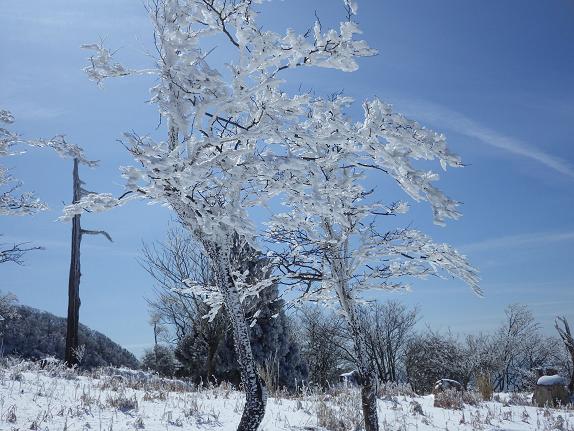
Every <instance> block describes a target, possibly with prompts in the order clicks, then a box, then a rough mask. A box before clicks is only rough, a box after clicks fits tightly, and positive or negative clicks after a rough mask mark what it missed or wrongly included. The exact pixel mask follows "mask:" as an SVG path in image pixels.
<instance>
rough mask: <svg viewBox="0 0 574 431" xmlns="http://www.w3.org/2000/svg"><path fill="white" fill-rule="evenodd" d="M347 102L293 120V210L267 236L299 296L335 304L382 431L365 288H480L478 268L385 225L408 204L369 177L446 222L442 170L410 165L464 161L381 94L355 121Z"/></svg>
mask: <svg viewBox="0 0 574 431" xmlns="http://www.w3.org/2000/svg"><path fill="white" fill-rule="evenodd" d="M351 103H352V99H350V98H349V97H345V96H341V95H336V96H335V97H333V98H331V99H329V100H324V99H316V100H314V101H312V102H311V103H310V106H309V110H308V114H307V118H306V120H305V121H304V122H302V123H299V124H297V125H294V126H293V130H294V132H295V133H296V135H297V136H301V137H302V139H303V140H304V142H305V145H299V144H298V143H296V142H295V143H294V144H293V145H292V147H291V148H290V151H291V152H293V153H296V154H297V155H298V156H299V158H300V159H301V160H302V162H301V164H300V165H298V166H296V167H294V168H292V169H287V170H286V171H287V172H286V173H285V174H284V175H283V178H284V181H285V182H286V183H287V187H288V188H289V191H288V192H287V193H288V199H287V200H286V202H287V204H288V205H289V206H290V208H291V210H290V211H288V212H286V213H284V214H280V215H277V216H276V217H275V219H274V220H273V222H272V223H270V228H269V236H270V238H271V239H272V241H274V242H276V243H277V244H284V245H286V247H285V248H284V250H283V251H280V252H277V253H276V257H277V262H278V263H279V264H280V265H281V266H282V267H283V269H284V273H285V275H286V276H287V278H288V279H290V280H292V282H294V283H295V284H300V285H302V286H303V287H304V293H303V297H304V298H307V299H313V300H329V299H335V300H336V301H337V302H338V305H339V306H340V309H341V312H342V314H343V315H344V317H345V319H346V322H347V324H348V326H349V331H350V333H351V334H352V337H353V340H354V356H355V360H356V363H357V368H358V371H359V374H360V376H361V384H362V406H363V415H364V420H365V427H366V429H367V431H372V430H378V419H377V408H376V380H375V377H374V370H373V363H372V361H371V360H370V357H369V354H368V351H367V344H366V340H365V331H364V330H363V329H362V328H361V322H360V316H359V310H358V306H359V303H360V300H361V295H362V294H363V293H364V292H365V291H368V290H372V289H383V290H392V289H404V288H408V280H409V279H412V278H425V277H428V276H429V275H437V276H443V275H450V276H454V277H457V278H460V279H461V280H463V281H464V282H465V283H467V284H468V285H469V286H471V287H472V289H473V290H474V291H475V292H477V293H480V290H479V287H478V276H477V273H476V270H475V269H474V268H473V267H472V266H471V265H470V264H469V263H468V261H467V260H466V258H465V256H463V255H461V254H459V253H458V252H457V251H456V250H455V249H454V248H453V247H451V246H449V245H448V244H441V243H435V242H433V241H432V239H431V238H430V237H428V236H427V235H425V234H424V233H422V232H420V231H418V230H415V229H412V228H399V229H389V228H386V227H385V225H384V223H383V221H382V219H383V218H385V217H387V218H388V217H391V216H396V215H399V214H401V213H404V212H406V211H407V210H408V205H407V204H406V203H404V202H391V203H389V202H383V201H381V200H379V199H380V195H377V196H376V198H375V194H374V193H373V190H372V188H371V187H370V185H369V183H368V182H367V180H366V179H367V178H372V176H373V175H374V174H375V173H382V174H386V175H388V176H390V177H391V178H392V179H394V180H395V181H396V182H397V183H398V185H399V186H400V187H401V188H402V190H403V191H404V192H406V194H407V195H408V196H410V197H411V198H412V199H414V200H417V201H427V202H428V203H429V204H430V206H431V208H432V211H433V216H434V222H435V223H437V224H439V225H443V224H444V223H445V221H446V219H449V218H450V219H457V218H458V217H459V216H460V213H459V212H458V210H457V205H458V203H457V202H455V201H453V200H452V199H450V198H448V197H447V196H446V195H445V194H443V193H442V192H441V191H440V190H439V189H437V188H436V187H435V186H434V185H433V182H434V181H435V180H437V179H438V174H436V173H435V172H433V171H428V170H422V169H420V168H417V167H416V165H415V163H414V162H415V161H419V160H427V161H432V160H438V161H439V162H440V166H441V167H442V168H443V169H444V170H446V168H447V166H451V167H460V166H462V163H461V161H460V159H459V157H458V156H456V155H454V154H452V153H451V152H450V151H449V150H448V148H447V146H446V142H445V138H444V136H443V135H441V134H438V133H435V132H433V131H431V130H428V129H426V128H424V127H422V126H420V125H419V124H418V123H417V122H415V121H412V120H409V119H407V118H405V117H404V116H403V115H401V114H398V113H395V112H393V110H392V107H391V106H390V105H387V104H385V103H383V102H382V101H380V100H379V99H373V100H369V101H366V102H364V103H363V111H364V116H363V119H362V121H360V122H356V121H353V119H352V118H350V117H349V115H348V114H347V112H348V108H349V107H350V105H351Z"/></svg>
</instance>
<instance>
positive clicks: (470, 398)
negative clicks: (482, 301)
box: [462, 391, 483, 406]
mask: <svg viewBox="0 0 574 431" xmlns="http://www.w3.org/2000/svg"><path fill="white" fill-rule="evenodd" d="M482 400H483V397H482V394H480V393H479V392H477V391H464V392H463V393H462V402H463V403H464V404H468V405H471V406H477V405H479V404H480V402H481V401H482Z"/></svg>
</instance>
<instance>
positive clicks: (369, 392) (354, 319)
mask: <svg viewBox="0 0 574 431" xmlns="http://www.w3.org/2000/svg"><path fill="white" fill-rule="evenodd" d="M325 226H326V227H327V230H328V231H331V229H330V227H329V225H328V223H325ZM345 256H347V252H346V245H345V246H344V248H343V250H342V251H341V250H339V249H337V248H334V249H332V250H331V256H330V257H331V262H332V263H331V265H332V267H331V268H332V271H333V274H334V275H335V277H336V292H337V298H338V299H339V304H340V305H341V308H342V310H343V313H344V315H345V319H346V321H347V324H348V325H349V329H350V331H351V336H352V338H353V350H354V351H355V357H356V360H357V368H358V371H359V375H360V377H361V403H362V407H363V420H364V422H365V431H379V417H378V413H377V380H376V377H375V373H374V366H373V361H372V358H371V357H370V356H369V354H368V352H367V343H366V333H365V331H364V329H363V325H361V321H360V319H359V314H358V311H357V304H356V301H355V298H354V297H353V295H352V293H351V291H350V289H349V284H348V280H349V278H350V277H349V276H348V271H347V268H346V266H345V265H346V262H347V261H348V260H347V259H346V258H345Z"/></svg>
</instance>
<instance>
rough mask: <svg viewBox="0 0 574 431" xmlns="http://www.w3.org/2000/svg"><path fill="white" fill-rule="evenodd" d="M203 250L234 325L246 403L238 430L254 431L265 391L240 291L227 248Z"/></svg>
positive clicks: (211, 246)
mask: <svg viewBox="0 0 574 431" xmlns="http://www.w3.org/2000/svg"><path fill="white" fill-rule="evenodd" d="M206 249H207V250H208V253H209V255H210V258H211V261H212V263H213V266H214V272H215V277H216V280H217V287H218V289H219V290H220V292H221V294H222V295H223V301H224V305H225V308H226V309H227V312H228V315H229V319H230V322H231V326H232V328H233V344H234V347H235V354H236V357H237V361H238V363H239V370H240V374H241V383H242V385H243V389H244V390H245V406H244V408H243V414H242V415H241V421H240V422H239V426H238V427H237V431H256V430H257V428H258V427H259V424H260V423H261V421H262V420H263V416H264V414H265V405H266V402H267V393H266V390H265V387H264V386H263V383H262V380H261V379H260V378H259V375H258V374H257V366H256V364H255V360H254V358H253V351H252V349H251V341H250V337H249V327H248V325H247V322H246V321H245V313H244V310H243V306H242V304H241V301H240V296H239V292H238V291H237V287H236V286H235V282H234V280H233V278H232V276H231V264H230V262H229V254H228V253H229V251H228V250H224V251H223V252H222V250H221V248H220V247H218V246H213V244H209V245H208V246H207V247H206Z"/></svg>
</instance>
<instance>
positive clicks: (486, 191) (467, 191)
mask: <svg viewBox="0 0 574 431" xmlns="http://www.w3.org/2000/svg"><path fill="white" fill-rule="evenodd" d="M341 4H342V2H341V1H337V0H323V1H315V2H313V1H303V0H285V1H272V2H270V3H266V4H264V5H263V6H262V9H263V12H264V14H262V16H261V23H262V24H263V25H264V26H265V27H267V28H273V29H275V30H279V29H283V28H286V27H293V28H295V29H297V30H303V31H304V30H305V29H306V28H308V27H309V26H310V25H312V23H313V20H314V16H313V12H314V10H317V13H318V15H319V16H320V18H321V21H322V23H323V25H324V26H327V25H333V24H335V23H336V22H337V21H338V19H339V18H342V16H343V10H342V6H341ZM358 21H359V23H360V25H361V27H362V29H363V31H364V34H363V37H364V38H365V39H366V40H368V41H369V43H370V44H371V46H373V47H375V48H377V49H378V50H379V55H378V56H376V57H373V58H369V59H364V60H362V61H361V62H360V70H359V71H358V72H356V73H352V74H345V73H342V72H337V71H331V70H320V71H311V70H309V69H305V70H299V71H296V72H293V73H291V74H290V75H287V78H288V79H289V84H288V85H289V88H291V89H296V88H298V87H299V85H301V86H302V88H304V89H310V88H312V89H314V90H315V91H316V92H317V93H320V94H325V93H331V92H334V91H338V90H344V91H345V93H346V94H348V95H351V96H353V97H355V98H356V100H357V101H358V102H360V101H361V100H362V99H364V98H368V97H372V96H375V95H376V96H378V97H380V98H382V99H383V100H385V101H386V102H389V103H392V104H394V106H395V108H396V109H397V110H398V111H400V112H402V113H404V114H406V115H408V116H409V117H411V118H414V119H417V120H419V121H420V122H421V123H422V124H425V125H427V126H429V127H432V128H434V129H436V130H439V131H442V132H444V133H445V134H446V135H447V137H448V140H449V142H450V147H451V148H452V149H453V150H454V151H455V152H457V153H459V154H461V156H462V157H463V160H464V161H465V162H466V163H467V164H468V166H467V167H466V168H464V169H457V170H449V171H448V172H446V173H444V174H442V178H441V181H440V186H441V187H442V188H443V189H444V190H445V191H447V193H448V194H449V195H451V196H452V197H454V198H456V199H458V200H460V201H462V202H463V205H462V211H463V213H464V216H463V218H462V219H461V220H459V221H455V222H450V223H448V225H447V227H446V228H440V227H436V226H434V225H433V224H432V223H431V212H430V209H429V208H428V206H427V205H424V204H413V209H412V211H411V212H410V213H409V215H407V216H406V217H405V224H408V223H412V224H413V225H414V226H416V227H418V228H420V229H423V230H425V231H427V232H428V233H430V234H431V235H432V236H433V237H434V238H435V239H436V240H439V241H446V242H450V243H451V244H453V245H455V246H457V247H458V248H459V249H460V250H461V251H463V252H464V253H465V254H467V255H468V257H469V258H470V259H471V260H472V262H473V263H474V264H475V265H476V266H477V267H478V268H479V269H480V271H481V278H482V288H483V290H484V291H485V298H482V299H478V298H476V297H475V296H473V295H472V294H471V292H470V289H468V288H466V287H465V286H464V285H462V283H461V282H458V281H443V280H429V281H424V282H420V283H416V284H415V285H414V286H413V291H412V292H411V293H409V294H401V295H398V294H388V293H386V294H378V295H377V298H379V299H381V300H385V299H387V298H397V299H400V300H401V301H404V302H406V303H408V304H413V305H419V307H420V309H421V312H422V316H423V320H422V322H421V324H422V325H425V324H429V325H431V326H433V327H435V328H441V329H447V328H451V329H452V330H453V331H455V332H458V331H460V332H468V331H478V330H489V329H491V328H493V327H494V326H496V325H497V324H498V322H499V321H500V319H501V318H502V316H503V309H504V307H505V306H506V305H508V304H510V303H513V302H520V303H525V304H528V305H529V306H530V307H531V309H532V310H533V311H534V313H535V315H536V316H537V318H538V319H539V320H540V322H541V323H542V324H543V325H544V328H545V331H547V332H548V333H552V327H551V323H552V319H553V316H554V315H556V314H565V315H566V316H567V317H569V318H570V320H571V321H572V320H574V311H573V310H574V289H573V287H574V276H573V275H572V271H571V266H572V259H573V258H574V217H573V216H572V212H573V210H574V192H573V191H574V146H573V145H572V139H573V136H574V56H572V46H574V25H573V24H574V3H573V2H572V1H570V0H549V1H545V2H524V1H521V0H507V1H504V2H500V1H496V0H486V1H481V2H477V1H474V2H471V1H466V2H461V1H460V0H439V1H432V2H429V1H426V0H408V1H407V0H392V1H391V0H363V1H360V2H359V15H358ZM150 29H151V27H150V25H149V23H148V20H147V17H146V12H145V10H144V8H143V6H142V2H141V1H139V0H122V1H118V0H100V1H98V2H93V1H88V0H77V1H74V2H70V1H64V0H53V1H50V2H44V1H39V0H30V1H27V2H20V1H16V0H5V1H3V2H2V8H1V9H0V35H1V37H0V52H1V53H2V54H1V60H0V107H1V108H3V109H9V110H11V111H12V112H13V113H14V114H15V116H16V119H17V121H16V123H15V124H14V127H13V129H14V130H17V131H19V132H20V133H22V134H24V135H25V136H27V137H48V136H52V135H55V134H59V133H64V134H66V135H67V137H68V139H69V141H71V142H74V143H77V144H79V145H81V146H83V147H84V148H85V149H86V151H87V153H88V155H89V156H90V157H91V158H94V159H99V160H101V166H100V167H99V168H97V169H83V170H82V173H81V174H82V177H83V179H84V181H86V183H87V186H88V188H89V189H91V190H97V191H109V192H113V193H115V194H118V193H120V192H121V183H122V180H121V178H120V176H119V174H118V170H117V169H118V167H119V166H120V165H127V164H130V162H131V161H130V158H129V155H128V154H127V153H126V151H125V150H124V148H123V147H122V146H121V145H120V144H118V143H117V142H116V139H118V138H119V137H120V136H121V134H122V133H123V132H124V131H130V130H135V131H137V132H139V133H141V134H145V133H149V132H153V131H154V129H155V126H156V124H157V122H158V116H157V112H156V109H155V107H154V106H151V105H149V104H146V100H147V97H148V94H149V93H148V89H149V87H150V86H151V84H152V81H151V79H150V78H148V77H138V78H135V79H124V80H117V81H111V82H107V83H106V84H105V86H104V88H103V89H98V88H97V87H96V86H95V85H94V84H93V83H92V82H90V81H89V80H88V79H87V77H86V76H85V74H84V73H83V72H82V68H83V67H84V66H85V64H86V57H87V53H86V52H85V51H83V50H81V49H79V46H80V45H81V44H83V43H90V42H94V41H98V40H100V39H103V40H104V42H105V44H106V45H107V46H109V47H110V48H114V49H119V51H118V53H117V54H116V55H117V58H118V59H119V60H121V61H122V62H124V63H126V64H129V65H132V66H141V67H145V66H149V65H150V63H151V59H150V58H149V57H148V56H147V54H146V53H147V52H148V51H151V50H152V48H151V47H152V45H151V41H152V38H151V33H150ZM228 55H229V51H227V49H226V48H225V47H224V46H223V45H221V46H217V48H216V50H215V51H214V57H215V58H217V59H219V60H220V61H221V60H225V59H226V58H227V56H228ZM358 112H359V110H357V113H358ZM2 163H4V164H7V165H8V166H10V167H11V168H12V169H13V174H14V175H15V176H17V177H19V178H20V179H22V180H23V181H24V183H25V188H26V189H27V190H33V191H35V192H36V193H37V194H38V195H39V196H41V197H42V198H43V199H44V200H45V201H47V202H48V204H49V205H50V207H51V211H49V212H45V213H42V214H39V215H36V216H33V217H25V218H24V217H22V218H18V217H3V218H2V219H0V233H2V234H3V235H4V237H3V242H10V241H33V242H34V243H35V244H38V245H43V246H45V247H46V250H45V251H41V252H36V253H30V254H29V255H28V256H27V257H26V266H25V267H18V266H15V265H8V264H3V265H2V266H1V267H0V280H1V281H0V288H1V289H2V290H10V291H12V292H14V293H16V294H17V295H18V296H19V298H20V300H21V302H22V303H24V304H29V305H31V306H34V307H38V308H42V309H45V310H48V311H51V312H54V313H56V314H59V315H64V314H65V310H66V294H67V277H68V265H69V236H70V226H69V225H67V224H63V223H59V222H55V221H54V220H55V219H56V218H57V217H58V215H59V212H60V210H61V208H62V202H63V201H66V202H67V201H69V200H70V197H71V169H72V165H71V162H70V161H68V160H63V159H59V158H58V157H57V156H55V155H54V154H51V153H49V152H47V151H41V150H33V151H30V152H28V153H27V154H25V155H23V156H20V157H13V158H10V159H5V160H3V161H2ZM389 184H390V183H389ZM389 184H387V183H382V184H381V185H380V187H379V189H378V190H379V192H380V193H381V196H386V195H393V194H396V193H397V190H396V189H392V186H389ZM170 218H171V215H170V212H169V210H168V209H167V208H163V207H160V206H149V205H146V204H142V203H140V204H134V205H130V206H127V207H123V208H122V209H119V210H117V211H112V212H110V213H106V214H98V215H87V216H84V217H83V218H82V220H83V224H84V226H85V227H86V228H98V229H106V230H107V231H108V232H110V234H111V235H112V236H113V238H114V241H115V242H114V243H113V244H109V243H107V242H106V241H105V240H104V239H103V238H100V237H86V238H85V239H84V243H83V247H82V266H83V271H82V272H83V277H82V285H81V296H82V308H81V321H82V322H83V323H85V324H88V325H89V326H91V327H93V328H95V329H97V330H100V331H102V332H104V333H105V334H107V335H108V336H110V337H111V338H112V339H114V340H115V341H117V342H119V343H120V344H122V345H124V346H126V347H127V348H129V349H130V350H132V351H134V352H136V353H140V352H141V351H142V349H143V347H144V346H147V345H149V344H150V343H151V342H152V339H153V337H152V331H151V329H150V327H149V325H148V324H147V309H146V303H145V300H144V299H143V298H144V296H148V297H149V296H150V295H151V287H152V281H151V280H150V278H149V277H148V276H147V275H146V273H145V272H144V271H143V269H141V267H140V266H139V265H138V263H137V261H136V259H137V257H138V255H139V249H140V247H141V243H142V241H147V242H149V241H153V240H155V239H161V238H162V237H163V235H164V232H165V230H166V227H167V224H168V222H169V220H170Z"/></svg>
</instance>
